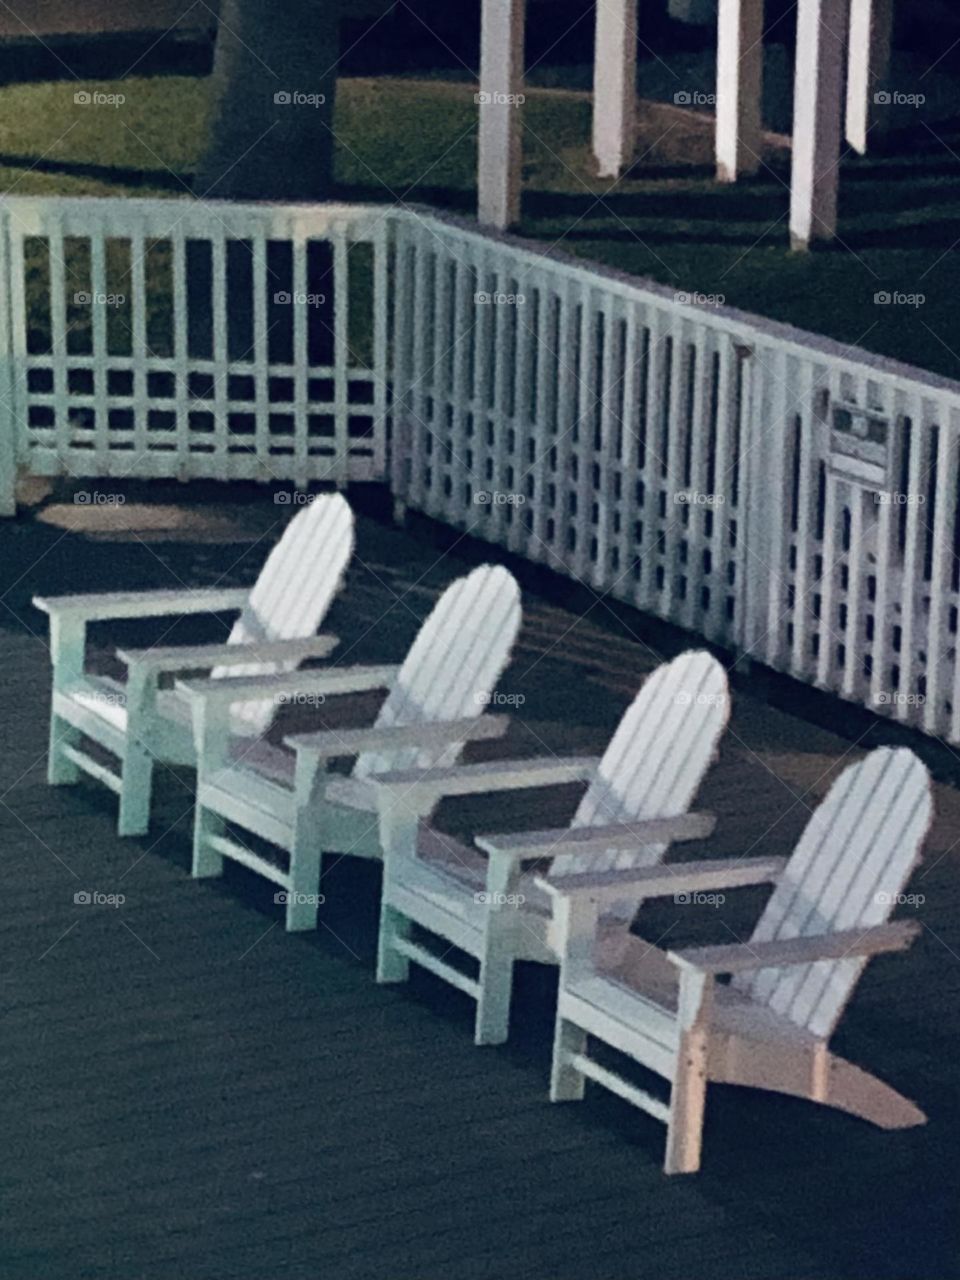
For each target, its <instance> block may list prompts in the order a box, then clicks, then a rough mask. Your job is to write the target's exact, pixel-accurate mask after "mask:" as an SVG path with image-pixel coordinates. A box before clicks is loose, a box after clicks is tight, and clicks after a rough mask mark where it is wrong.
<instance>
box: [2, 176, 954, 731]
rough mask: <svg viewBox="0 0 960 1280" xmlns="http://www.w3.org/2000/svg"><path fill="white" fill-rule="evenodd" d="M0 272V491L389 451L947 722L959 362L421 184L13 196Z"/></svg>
mask: <svg viewBox="0 0 960 1280" xmlns="http://www.w3.org/2000/svg"><path fill="white" fill-rule="evenodd" d="M0 282H3V283H5V284H6V286H7V287H6V288H5V290H4V295H3V302H2V305H0V351H2V354H3V357H4V358H3V359H2V360H0V407H2V412H3V414H4V418H3V429H2V430H0V508H2V509H3V510H6V511H9V510H10V509H11V507H12V503H13V480H14V475H15V472H16V470H17V469H19V470H20V471H22V472H31V473H33V474H41V475H66V476H77V477H80V476H104V477H115V478H118V477H143V476H148V477H150V476H156V477H167V476H175V477H179V478H181V479H190V478H193V477H198V478H216V479H257V480H263V481H272V480H285V481H293V482H295V483H297V484H301V485H305V484H308V483H310V482H313V481H322V480H329V481H333V482H334V483H336V484H339V485H343V484H347V483H349V482H351V481H359V480H387V481H388V482H389V484H390V486H391V488H392V490H393V493H394V497H395V500H396V502H397V503H398V505H400V506H406V507H410V508H414V509H418V510H421V511H423V512H425V513H427V514H428V515H431V516H433V517H436V518H437V519H439V520H442V521H444V522H446V523H447V524H450V525H452V526H455V527H457V528H460V529H464V530H468V531H469V532H470V533H472V534H474V535H476V536H479V537H482V538H485V539H487V540H489V541H490V542H494V543H497V544H499V545H501V546H504V547H506V548H508V549H509V550H510V551H513V552H515V553H517V554H520V555H522V556H525V557H527V558H528V559H530V560H533V561H537V562H540V563H543V564H545V565H548V566H550V567H551V568H554V569H556V570H558V571H560V572H562V573H565V574H568V575H569V576H571V577H573V578H575V579H577V580H579V581H581V582H584V583H586V584H587V585H589V586H590V587H591V588H592V589H593V590H595V591H596V592H597V593H598V594H609V595H610V596H613V597H616V598H617V599H619V600H623V601H626V602H628V603H630V604H632V605H635V606H636V607H638V608H639V609H641V610H644V611H646V612H649V613H651V614H654V615H656V616H658V617H660V618H663V619H666V620H668V621H670V622H674V623H677V624H679V625H680V626H682V627H685V628H687V629H689V630H691V631H693V632H696V633H699V634H701V635H703V636H706V637H707V638H708V639H710V640H712V641H714V642H715V643H717V644H719V645H721V646H723V647H725V648H727V649H729V650H730V651H732V652H735V653H742V654H747V655H751V656H753V657H755V658H756V659H757V660H759V661H760V662H763V663H765V664H767V665H769V666H771V667H773V668H774V669H776V670H778V671H782V672H786V673H788V674H790V675H792V676H795V677H796V678H798V679H800V680H803V681H806V682H808V683H811V684H814V685H817V686H818V687H820V688H823V689H826V690H830V691H832V692H834V693H836V694H839V695H840V696H841V697H843V698H847V699H850V700H852V701H854V702H857V703H861V704H864V705H866V706H868V707H870V708H871V709H873V710H876V711H879V712H881V713H885V714H888V715H891V716H893V717H895V718H896V719H898V720H900V721H903V722H905V723H907V724H910V725H913V726H916V727H918V728H921V729H923V730H925V731H926V732H928V733H931V734H936V735H939V736H941V737H943V738H944V739H946V740H947V741H950V742H954V743H960V661H958V644H957V633H958V614H960V503H958V479H960V457H958V450H960V385H958V384H956V383H952V382H949V381H947V380H945V379H940V378H937V377H934V376H933V375H929V374H925V373H923V372H921V371H919V370H916V369H911V368H909V367H907V366H903V365H898V364H896V363H895V362H892V361H887V360H883V359H880V358H879V357H874V356H871V355H869V354H868V353H866V352H863V351H859V350H857V349H850V348H845V347H842V346H840V345H838V344H836V343H832V342H829V341H827V340H825V339H821V338H817V337H815V336H813V335H810V334H805V333H801V332H799V331H797V330H794V329H791V328H789V327H786V326H783V325H777V324H774V323H772V322H768V321H764V320H762V319H759V318H757V317H754V316H749V315H745V314H744V313H742V312H736V311H733V310H731V309H729V308H725V307H713V306H708V305H699V304H698V303H697V302H696V301H695V300H694V301H692V302H691V301H690V300H687V301H685V300H684V298H683V296H682V295H677V294H675V293H673V292H672V291H671V290H668V289H666V288H664V287H661V286H658V285H656V284H653V283H650V282H643V283H640V282H638V281H636V280H634V279H631V278H629V277H625V276H621V275H618V274H617V273H615V272H612V271H609V270H605V269H602V268H597V267H592V266H587V265H586V264H584V263H581V262H577V261H575V260H573V259H569V258H566V257H564V256H561V255H558V254H554V253H551V254H545V253H544V252H543V250H542V248H538V247H537V246H534V245H529V244H525V243H523V242H520V241H517V240H513V239H511V238H507V237H499V236H494V235H489V234H486V233H483V232H480V231H478V230H477V229H476V228H475V227H471V226H468V225H467V224H463V223H459V222H458V221H457V220H455V219H449V218H445V217H438V216H435V215H432V214H429V213H421V212H418V211H415V210H403V209H385V208H378V207H362V206H341V205H312V206H310V205H296V206H266V205H264V206H258V205H232V204H227V203H217V204H216V205H210V204H200V203H199V202H194V201H189V200H183V201H179V200H178V201H169V200H130V201H128V200H119V199H116V200H115V199H103V200H100V199H82V200H64V199H34V198H26V199H17V198H11V199H8V200H4V201H2V202H0ZM287 298H292V299H293V300H292V301H287V300H286V299H287ZM391 432H392V439H391ZM388 455H389V457H388ZM388 462H389V470H388Z"/></svg>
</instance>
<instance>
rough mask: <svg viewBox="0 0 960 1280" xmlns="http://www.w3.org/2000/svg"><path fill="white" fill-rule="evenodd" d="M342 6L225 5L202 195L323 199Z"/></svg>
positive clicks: (224, 0) (197, 186)
mask: <svg viewBox="0 0 960 1280" xmlns="http://www.w3.org/2000/svg"><path fill="white" fill-rule="evenodd" d="M350 8H351V6H350V5H349V3H348V4H346V5H344V4H343V2H342V0H221V5H220V23H219V28H218V31H217V45H216V52H215V55H214V66H213V76H212V82H213V114H212V118H211V122H210V140H209V143H208V146H207V151H206V154H205V155H204V156H203V158H202V160H201V161H200V164H199V166H198V168H197V172H196V174H195V175H194V181H193V189H194V191H195V192H196V194H197V195H198V196H207V197H210V198H229V199H250V200H264V199H271V200H324V199H329V197H330V194H331V190H332V185H333V133H332V127H333V108H334V98H335V94H336V76H337V63H338V61H339V58H340V19H341V15H342V13H343V11H344V9H346V10H347V12H349V11H350Z"/></svg>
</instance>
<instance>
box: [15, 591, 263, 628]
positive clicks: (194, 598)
mask: <svg viewBox="0 0 960 1280" xmlns="http://www.w3.org/2000/svg"><path fill="white" fill-rule="evenodd" d="M249 596H250V588H249V587H206V588H202V589H200V590H197V591H193V590H190V589H189V588H180V589H179V590H175V591H118V592H113V593H110V594H108V595H76V596H34V597H33V604H34V606H35V607H36V608H37V609H41V610H42V611H43V612H44V613H49V614H50V615H52V616H54V617H72V618H76V619H78V620H82V621H84V622H96V621H98V620H103V619H106V618H159V617H163V616H164V615H165V614H184V615H185V614H189V613H226V612H228V611H229V610H234V609H242V608H243V606H244V605H245V604H246V603H247V600H248V598H249Z"/></svg>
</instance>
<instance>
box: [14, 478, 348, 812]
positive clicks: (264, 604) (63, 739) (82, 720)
mask: <svg viewBox="0 0 960 1280" xmlns="http://www.w3.org/2000/svg"><path fill="white" fill-rule="evenodd" d="M352 551H353V514H352V512H351V511H350V508H349V506H348V505H347V503H346V501H345V500H344V499H343V498H341V497H340V496H339V495H335V496H325V497H321V498H318V499H317V500H316V501H315V502H314V503H312V504H310V505H308V506H307V507H305V508H304V509H302V510H301V511H300V512H299V513H298V514H297V516H295V517H294V519H293V520H291V521H290V523H289V524H288V525H287V528H286V529H285V531H284V533H283V536H282V537H281V538H280V541H279V542H278V543H277V545H276V546H275V547H274V548H273V550H272V551H271V553H270V555H269V556H268V557H267V560H266V562H265V563H264V566H263V568H262V569H261V571H260V575H259V577H258V579H257V581H256V583H255V584H254V586H253V588H252V589H250V590H247V589H244V590H241V591H238V590H236V589H230V590H222V589H219V588H215V589H213V590H211V591H197V592H190V591H183V592H177V591H160V592H143V593H139V594H131V595H125V594H117V595H114V596H110V595H106V596H103V595H99V596H87V597H84V596H66V597H60V598H59V599H57V598H39V597H38V598H36V599H35V600H34V604H35V605H36V606H37V608H39V609H41V610H43V611H44V612H46V613H48V614H49V615H50V620H51V622H50V640H51V645H50V652H51V660H52V663H53V688H54V698H53V706H52V708H51V721H50V757H49V766H48V778H49V781H50V782H51V783H56V784H64V783H73V782H76V781H78V780H79V779H78V777H77V772H76V769H77V765H78V764H80V763H81V759H88V758H89V757H87V756H86V755H83V756H82V757H81V755H78V754H77V752H76V750H75V749H76V747H77V745H78V742H79V739H80V735H86V736H88V737H92V738H93V739H94V740H95V741H97V742H99V743H100V745H101V746H103V747H105V748H106V749H107V750H108V751H110V752H112V753H114V754H117V755H119V756H120V757H121V767H120V770H119V778H120V814H119V827H118V829H119V831H120V834H121V835H137V834H142V833H143V832H144V831H146V829H147V827H148V825H149V820H150V802H151V795H152V777H153V770H154V765H155V762H156V761H157V760H160V761H164V762H166V763H172V764H180V763H185V764H190V763H193V760H194V751H193V744H192V740H191V734H190V722H189V715H188V716H187V718H186V720H184V719H183V717H182V715H181V714H180V713H179V704H178V703H177V701H176V699H175V698H172V696H171V695H170V694H161V693H160V683H159V682H160V677H161V674H162V673H164V672H171V671H176V670H181V671H182V670H185V669H186V670H189V669H191V668H197V667H204V666H206V667H207V668H210V667H212V671H211V680H212V682H213V683H214V684H217V683H222V682H223V680H222V678H223V677H225V676H230V677H231V678H237V679H239V680H241V682H243V680H244V678H246V680H249V679H250V678H251V677H254V676H259V677H261V678H263V677H265V676H266V675H268V674H270V675H274V676H275V675H278V674H281V673H283V672H289V671H292V670H294V669H295V668H296V667H297V665H298V664H299V663H300V662H301V661H302V660H303V659H304V658H305V657H307V656H315V655H317V654H320V653H327V652H329V650H330V648H331V647H332V642H331V638H330V637H323V638H320V639H314V636H315V632H316V630H317V628H318V626H319V625H320V623H321V622H322V620H323V618H324V616H325V614H326V612H327V610H328V609H329V607H330V604H331V603H332V600H333V598H334V596H335V595H336V593H337V591H338V590H339V587H340V582H341V580H342V577H343V573H344V571H345V569H346V565H347V562H348V561H349V559H350V556H351V554H352ZM228 609H236V610H239V617H238V619H237V621H236V622H235V623H234V626H233V629H232V630H231V632H230V635H229V638H228V646H229V645H235V646H237V647H238V648H241V649H243V650H244V651H245V652H244V653H243V654H242V660H240V661H236V662H235V661H233V658H232V655H230V656H228V660H227V661H226V662H224V663H221V662H219V661H218V658H219V655H220V652H221V648H222V646H220V645H214V646H212V647H211V648H209V649H204V648H203V647H202V646H200V647H198V646H189V647H185V648H184V649H183V650H182V651H181V655H180V659H179V662H178V659H177V654H176V651H175V650H174V649H172V648H171V647H169V646H168V647H165V648H162V649H160V650H159V651H158V652H157V653H156V655H155V657H154V658H153V659H151V655H150V651H149V650H148V651H146V652H144V651H140V652H136V651H124V652H123V655H122V660H124V661H126V662H127V665H128V676H127V682H126V685H125V686H124V685H116V686H115V687H114V686H104V685H103V684H102V682H98V681H97V680H96V679H95V678H92V677H89V676H88V675H87V674H86V672H85V670H84V661H85V648H86V626H87V623H88V622H91V621H95V620H105V619H113V618H123V617H128V618H129V617H150V616H162V615H174V614H188V613H198V612H201V611H208V612H215V611H223V610H228ZM295 641H301V642H302V643H301V644H295V643H291V642H295ZM241 689H242V684H241ZM222 705H223V708H224V713H225V716H226V719H225V720H224V721H223V723H224V724H225V725H226V730H225V731H226V732H228V733H232V734H235V735H246V736H258V735H259V734H261V733H262V732H263V731H264V730H265V729H266V727H267V725H268V724H269V721H270V719H271V717H272V715H273V712H274V709H275V708H274V704H273V703H272V702H269V701H252V702H242V701H238V700H236V699H234V700H233V702H232V704H231V703H228V702H226V701H224V702H223V704H222ZM185 710H186V709H185V708H184V711H185ZM68 747H69V748H71V749H74V751H73V754H66V752H65V748H68ZM87 772H89V773H90V774H91V776H93V777H95V778H97V779H99V780H100V781H103V778H102V776H101V772H102V771H100V770H95V769H88V770H87Z"/></svg>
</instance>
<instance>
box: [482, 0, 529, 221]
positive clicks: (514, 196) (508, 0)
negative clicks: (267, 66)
mask: <svg viewBox="0 0 960 1280" xmlns="http://www.w3.org/2000/svg"><path fill="white" fill-rule="evenodd" d="M524 9H525V3H524V0H482V4H481V14H480V22H481V32H480V98H479V102H478V107H479V116H480V134H479V168H478V174H477V187H478V192H479V201H478V208H477V216H478V218H479V219H480V222H481V223H486V224H487V225H489V226H492V227H497V228H499V229H500V230H505V229H506V228H507V227H511V226H513V225H514V224H515V223H517V222H519V221H520V192H521V187H522V165H523V161H522V133H521V117H520V107H521V105H522V103H520V102H518V98H521V97H522V95H523V48H524V22H525V15H524Z"/></svg>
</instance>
